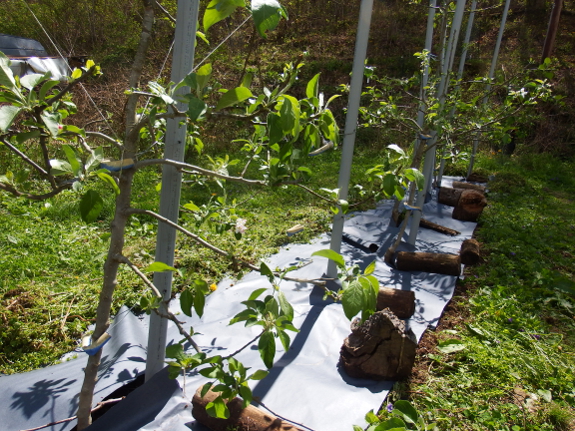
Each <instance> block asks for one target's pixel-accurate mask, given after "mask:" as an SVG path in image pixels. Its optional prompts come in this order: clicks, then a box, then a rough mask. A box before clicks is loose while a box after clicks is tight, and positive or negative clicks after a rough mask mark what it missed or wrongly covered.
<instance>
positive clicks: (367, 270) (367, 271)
mask: <svg viewBox="0 0 575 431" xmlns="http://www.w3.org/2000/svg"><path fill="white" fill-rule="evenodd" d="M374 271H375V260H373V261H372V262H371V263H370V264H369V265H367V268H365V270H364V271H363V273H364V275H370V274H373V272H374Z"/></svg>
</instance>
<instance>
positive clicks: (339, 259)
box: [312, 249, 345, 269]
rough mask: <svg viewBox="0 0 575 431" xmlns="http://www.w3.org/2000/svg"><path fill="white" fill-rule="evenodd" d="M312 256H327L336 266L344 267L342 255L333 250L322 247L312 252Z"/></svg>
mask: <svg viewBox="0 0 575 431" xmlns="http://www.w3.org/2000/svg"><path fill="white" fill-rule="evenodd" d="M312 256H320V257H327V258H328V259H329V260H332V261H334V262H335V263H336V265H337V266H339V267H340V268H342V269H344V268H345V261H344V260H343V256H342V255H341V254H339V253H337V252H335V251H333V250H330V249H324V250H318V251H316V252H314V253H312Z"/></svg>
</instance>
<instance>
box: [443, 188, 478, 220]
mask: <svg viewBox="0 0 575 431" xmlns="http://www.w3.org/2000/svg"><path fill="white" fill-rule="evenodd" d="M486 205H487V199H485V195H484V194H483V193H482V192H480V191H478V190H471V189H469V190H463V191H462V192H461V196H460V197H459V201H458V202H457V205H456V206H455V208H453V213H452V215H451V216H452V217H453V218H454V219H455V220H461V221H477V219H478V218H479V216H480V215H481V213H482V212H483V208H485V206H486Z"/></svg>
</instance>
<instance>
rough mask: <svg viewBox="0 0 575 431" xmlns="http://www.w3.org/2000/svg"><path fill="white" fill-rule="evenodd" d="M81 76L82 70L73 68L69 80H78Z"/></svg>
mask: <svg viewBox="0 0 575 431" xmlns="http://www.w3.org/2000/svg"><path fill="white" fill-rule="evenodd" d="M81 76H82V69H78V68H75V69H74V70H73V71H72V76H70V78H72V79H78V78H80V77H81Z"/></svg>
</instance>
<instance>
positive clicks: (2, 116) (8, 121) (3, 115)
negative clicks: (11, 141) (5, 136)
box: [0, 105, 22, 133]
mask: <svg viewBox="0 0 575 431" xmlns="http://www.w3.org/2000/svg"><path fill="white" fill-rule="evenodd" d="M21 110H22V108H20V107H18V106H12V105H5V106H0V132H2V133H4V132H6V131H7V130H8V129H9V128H10V126H11V125H12V123H13V122H14V118H16V116H17V115H18V114H19V113H20V111H21Z"/></svg>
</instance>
